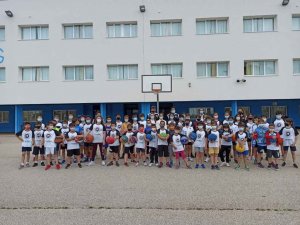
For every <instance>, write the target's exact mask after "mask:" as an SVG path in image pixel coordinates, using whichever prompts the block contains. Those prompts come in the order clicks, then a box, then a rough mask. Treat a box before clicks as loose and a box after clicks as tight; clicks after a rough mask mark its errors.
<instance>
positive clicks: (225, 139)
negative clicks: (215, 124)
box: [219, 123, 232, 167]
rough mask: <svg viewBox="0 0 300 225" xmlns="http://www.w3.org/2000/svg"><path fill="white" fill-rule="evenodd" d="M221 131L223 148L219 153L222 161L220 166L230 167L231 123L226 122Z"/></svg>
mask: <svg viewBox="0 0 300 225" xmlns="http://www.w3.org/2000/svg"><path fill="white" fill-rule="evenodd" d="M220 133H221V150H220V154H219V155H220V158H221V161H222V163H221V165H220V166H227V167H230V165H229V160H230V159H229V158H230V152H231V147H232V132H231V130H230V129H229V124H227V123H225V124H224V125H223V130H222V131H221V132H220ZM224 154H225V156H226V162H225V159H224Z"/></svg>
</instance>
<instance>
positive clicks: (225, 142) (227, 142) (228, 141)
mask: <svg viewBox="0 0 300 225" xmlns="http://www.w3.org/2000/svg"><path fill="white" fill-rule="evenodd" d="M231 134H232V132H231V130H228V131H225V130H222V131H220V135H221V137H222V136H223V135H224V136H225V137H229V136H230V135H231ZM221 145H225V146H231V145H232V138H229V139H225V138H223V137H222V138H221Z"/></svg>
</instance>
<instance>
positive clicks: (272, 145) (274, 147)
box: [267, 132, 279, 151]
mask: <svg viewBox="0 0 300 225" xmlns="http://www.w3.org/2000/svg"><path fill="white" fill-rule="evenodd" d="M269 135H270V136H272V137H274V136H275V137H276V133H275V132H273V133H269ZM267 149H268V150H274V151H275V150H279V145H278V146H277V140H276V139H274V141H272V140H271V141H270V144H269V145H267Z"/></svg>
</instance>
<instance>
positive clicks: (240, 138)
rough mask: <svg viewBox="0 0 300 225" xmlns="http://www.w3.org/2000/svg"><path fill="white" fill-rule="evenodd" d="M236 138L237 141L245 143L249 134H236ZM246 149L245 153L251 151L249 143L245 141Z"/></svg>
mask: <svg viewBox="0 0 300 225" xmlns="http://www.w3.org/2000/svg"><path fill="white" fill-rule="evenodd" d="M235 138H236V140H241V141H244V140H246V139H247V133H246V132H243V133H240V132H236V134H235ZM244 147H245V151H248V150H249V148H248V143H247V141H245V143H244Z"/></svg>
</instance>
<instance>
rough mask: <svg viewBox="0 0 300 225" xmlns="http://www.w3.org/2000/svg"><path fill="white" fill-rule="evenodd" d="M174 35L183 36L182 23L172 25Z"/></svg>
mask: <svg viewBox="0 0 300 225" xmlns="http://www.w3.org/2000/svg"><path fill="white" fill-rule="evenodd" d="M172 35H181V23H180V22H175V23H172Z"/></svg>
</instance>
